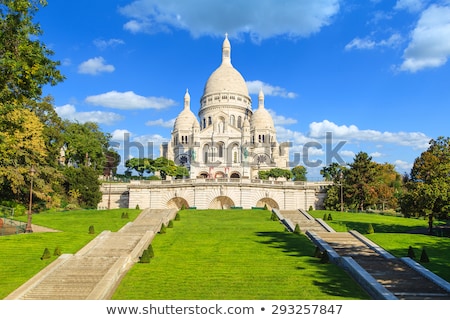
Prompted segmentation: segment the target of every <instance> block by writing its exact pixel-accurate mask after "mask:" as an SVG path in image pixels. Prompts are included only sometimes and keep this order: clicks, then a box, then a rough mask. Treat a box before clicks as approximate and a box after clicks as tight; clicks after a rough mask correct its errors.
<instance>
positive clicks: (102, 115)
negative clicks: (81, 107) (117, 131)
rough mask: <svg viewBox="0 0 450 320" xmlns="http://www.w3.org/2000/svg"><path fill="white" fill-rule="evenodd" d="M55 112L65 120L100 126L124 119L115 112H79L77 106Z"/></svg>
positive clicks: (68, 105) (59, 108)
mask: <svg viewBox="0 0 450 320" xmlns="http://www.w3.org/2000/svg"><path fill="white" fill-rule="evenodd" d="M55 111H56V113H57V114H58V115H59V116H60V117H61V118H63V119H67V120H71V121H78V122H80V123H84V122H88V121H91V122H96V123H99V124H106V125H112V124H114V123H116V122H118V121H120V120H122V119H123V117H122V116H121V115H119V114H117V113H113V112H102V111H90V112H77V110H76V108H75V106H74V105H71V104H66V105H63V106H61V107H55Z"/></svg>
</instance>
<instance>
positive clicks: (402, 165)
mask: <svg viewBox="0 0 450 320" xmlns="http://www.w3.org/2000/svg"><path fill="white" fill-rule="evenodd" d="M394 165H395V167H396V168H397V171H399V172H407V173H409V172H410V171H411V169H412V167H413V164H412V163H408V162H406V161H403V160H395V161H394Z"/></svg>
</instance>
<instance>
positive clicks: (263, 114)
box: [251, 108, 275, 130]
mask: <svg viewBox="0 0 450 320" xmlns="http://www.w3.org/2000/svg"><path fill="white" fill-rule="evenodd" d="M251 127H252V128H254V129H271V130H275V125H274V124H273V119H272V116H271V115H270V113H269V111H267V110H266V109H264V108H258V109H256V111H255V112H253V116H252V119H251Z"/></svg>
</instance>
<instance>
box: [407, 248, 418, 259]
mask: <svg viewBox="0 0 450 320" xmlns="http://www.w3.org/2000/svg"><path fill="white" fill-rule="evenodd" d="M408 257H410V258H411V259H415V258H416V253H415V252H414V249H413V247H411V246H409V248H408Z"/></svg>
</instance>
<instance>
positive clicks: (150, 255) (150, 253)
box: [147, 244, 155, 258]
mask: <svg viewBox="0 0 450 320" xmlns="http://www.w3.org/2000/svg"><path fill="white" fill-rule="evenodd" d="M147 252H148V255H149V257H150V258H153V257H154V256H155V252H154V251H153V246H152V244H149V245H148V248H147Z"/></svg>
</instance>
